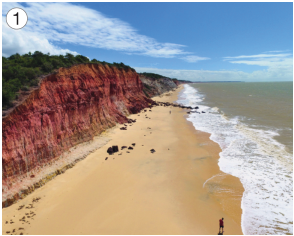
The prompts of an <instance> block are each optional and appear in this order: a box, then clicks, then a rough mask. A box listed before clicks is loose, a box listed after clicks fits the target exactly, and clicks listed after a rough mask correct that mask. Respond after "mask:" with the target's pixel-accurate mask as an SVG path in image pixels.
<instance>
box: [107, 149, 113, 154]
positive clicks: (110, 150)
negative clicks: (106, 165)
mask: <svg viewBox="0 0 294 236" xmlns="http://www.w3.org/2000/svg"><path fill="white" fill-rule="evenodd" d="M107 153H108V154H109V155H112V153H113V150H112V147H109V148H108V149H107Z"/></svg>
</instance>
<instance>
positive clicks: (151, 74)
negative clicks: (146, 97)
mask: <svg viewBox="0 0 294 236" xmlns="http://www.w3.org/2000/svg"><path fill="white" fill-rule="evenodd" d="M140 74H141V75H144V76H146V77H149V78H152V79H161V78H168V77H166V76H163V75H159V74H155V73H147V72H143V73H140Z"/></svg>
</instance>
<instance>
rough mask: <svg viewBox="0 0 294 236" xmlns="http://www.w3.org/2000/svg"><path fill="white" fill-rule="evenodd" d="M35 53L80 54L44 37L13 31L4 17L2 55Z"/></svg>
mask: <svg viewBox="0 0 294 236" xmlns="http://www.w3.org/2000/svg"><path fill="white" fill-rule="evenodd" d="M35 51H40V52H43V53H48V52H49V53H50V54H51V55H60V54H63V55H65V54H66V53H71V54H73V55H77V54H78V53H77V52H74V51H70V50H68V49H61V48H59V47H57V46H54V45H53V44H52V43H50V42H49V41H48V40H47V39H46V38H45V37H42V35H38V34H35V33H33V32H24V31H22V30H13V29H11V28H9V27H8V26H7V24H6V21H5V17H2V55H3V56H5V57H8V56H10V55H12V54H15V53H19V54H25V53H28V52H35Z"/></svg>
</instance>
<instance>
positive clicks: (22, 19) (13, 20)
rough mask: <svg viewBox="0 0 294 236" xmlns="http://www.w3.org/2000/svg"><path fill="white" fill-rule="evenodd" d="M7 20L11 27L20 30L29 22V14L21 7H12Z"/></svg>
mask: <svg viewBox="0 0 294 236" xmlns="http://www.w3.org/2000/svg"><path fill="white" fill-rule="evenodd" d="M6 22H7V25H8V26H9V27H10V28H12V29H15V30H18V29H21V28H23V27H24V26H25V25H26V24H27V22H28V15H27V13H26V12H25V11H24V10H23V9H21V8H18V7H16V8H12V9H10V11H9V12H8V13H7V15H6Z"/></svg>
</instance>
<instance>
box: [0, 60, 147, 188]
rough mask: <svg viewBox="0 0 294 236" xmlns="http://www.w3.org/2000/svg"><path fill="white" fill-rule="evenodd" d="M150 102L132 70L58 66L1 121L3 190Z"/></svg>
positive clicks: (98, 66) (98, 65)
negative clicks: (58, 67) (20, 177)
mask: <svg viewBox="0 0 294 236" xmlns="http://www.w3.org/2000/svg"><path fill="white" fill-rule="evenodd" d="M151 103H153V101H152V100H150V99H148V98H147V97H146V96H145V95H144V93H143V91H142V82H141V81H140V79H139V76H138V74H137V73H136V72H134V71H132V70H131V69H128V70H127V71H125V70H123V69H117V68H116V67H109V66H108V65H106V66H103V65H101V64H82V65H76V66H73V67H71V68H60V69H59V71H58V72H57V73H55V74H52V75H49V76H47V77H46V78H45V79H43V80H42V82H41V84H40V87H39V89H37V90H35V91H33V92H32V93H31V94H30V95H29V96H28V98H27V99H26V100H25V101H23V103H22V104H21V105H19V106H18V107H16V108H15V109H14V110H13V111H12V112H11V113H10V114H9V115H7V116H6V117H4V118H3V120H2V184H3V188H2V192H3V191H7V190H8V189H9V188H11V187H12V186H13V184H14V183H15V182H16V181H17V178H18V177H19V176H23V175H27V173H29V172H30V171H32V170H33V169H34V168H36V167H38V166H39V167H40V166H43V165H46V163H48V162H50V161H52V160H54V158H56V157H58V156H60V155H61V154H62V153H63V152H65V151H67V150H69V148H71V147H73V146H75V145H77V144H80V143H83V142H86V141H89V140H92V139H93V137H94V136H96V135H99V134H100V133H101V132H103V131H104V130H106V129H107V128H110V127H112V126H114V125H116V123H124V122H126V121H127V118H126V115H128V114H130V113H137V112H139V111H140V110H141V109H142V108H145V107H147V106H148V105H150V104H151Z"/></svg>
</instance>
